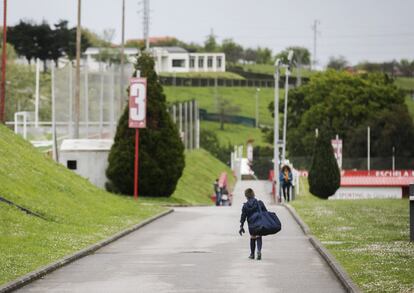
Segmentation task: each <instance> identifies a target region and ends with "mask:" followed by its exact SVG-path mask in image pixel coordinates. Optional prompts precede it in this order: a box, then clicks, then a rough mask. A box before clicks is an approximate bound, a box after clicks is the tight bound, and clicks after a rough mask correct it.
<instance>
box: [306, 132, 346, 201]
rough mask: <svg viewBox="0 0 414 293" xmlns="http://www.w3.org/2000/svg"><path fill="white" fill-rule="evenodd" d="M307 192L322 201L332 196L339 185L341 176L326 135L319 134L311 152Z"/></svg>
mask: <svg viewBox="0 0 414 293" xmlns="http://www.w3.org/2000/svg"><path fill="white" fill-rule="evenodd" d="M308 180H309V191H310V192H311V193H312V194H313V195H315V196H317V197H320V198H322V199H327V198H328V197H330V196H331V195H334V194H335V192H336V191H337V190H338V188H339V186H340V184H341V174H340V172H339V167H338V163H337V162H336V159H335V155H334V151H333V148H332V145H331V142H330V140H329V137H328V136H327V135H323V134H320V135H319V136H318V138H317V139H316V143H315V149H314V151H313V158H312V166H311V168H310V170H309V177H308Z"/></svg>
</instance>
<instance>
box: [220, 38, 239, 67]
mask: <svg viewBox="0 0 414 293" xmlns="http://www.w3.org/2000/svg"><path fill="white" fill-rule="evenodd" d="M221 50H222V51H223V52H224V54H226V62H229V63H237V61H239V60H240V59H242V57H243V47H242V46H240V45H239V44H237V43H235V42H234V41H233V40H232V39H224V40H223V43H222V44H221Z"/></svg>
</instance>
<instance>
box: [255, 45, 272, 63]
mask: <svg viewBox="0 0 414 293" xmlns="http://www.w3.org/2000/svg"><path fill="white" fill-rule="evenodd" d="M256 54H257V58H256V62H257V63H259V64H271V63H272V61H273V60H272V50H270V49H269V48H260V47H258V48H257V50H256Z"/></svg>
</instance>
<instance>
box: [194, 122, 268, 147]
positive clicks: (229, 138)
mask: <svg viewBox="0 0 414 293" xmlns="http://www.w3.org/2000/svg"><path fill="white" fill-rule="evenodd" d="M201 129H208V130H211V131H214V132H215V133H216V134H217V137H218V139H219V141H220V144H221V145H223V146H227V145H228V144H229V143H230V144H231V145H246V142H247V140H249V139H254V143H253V144H254V145H255V146H258V145H259V146H266V145H268V143H266V142H265V141H264V138H263V134H262V132H261V131H260V129H259V128H254V127H248V126H244V125H240V124H230V123H225V124H224V130H220V123H219V122H213V121H201Z"/></svg>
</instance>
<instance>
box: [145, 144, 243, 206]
mask: <svg viewBox="0 0 414 293" xmlns="http://www.w3.org/2000/svg"><path fill="white" fill-rule="evenodd" d="M223 171H225V172H227V175H228V180H229V185H230V186H233V185H234V181H235V180H234V177H233V175H232V172H231V170H230V168H229V167H227V166H226V165H225V164H223V163H222V162H220V161H219V160H217V159H216V158H215V157H213V156H212V155H211V154H210V153H209V152H207V151H205V150H203V149H200V150H194V151H189V152H187V153H186V167H185V169H184V173H183V176H182V177H181V179H180V181H179V182H178V185H177V189H176V191H175V192H174V194H173V195H172V196H171V197H170V198H168V199H165V198H142V201H143V202H146V203H161V204H212V203H213V202H212V201H211V199H210V195H211V194H212V193H213V183H214V180H215V179H216V178H217V177H218V176H219V175H220V174H221V172H223Z"/></svg>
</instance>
